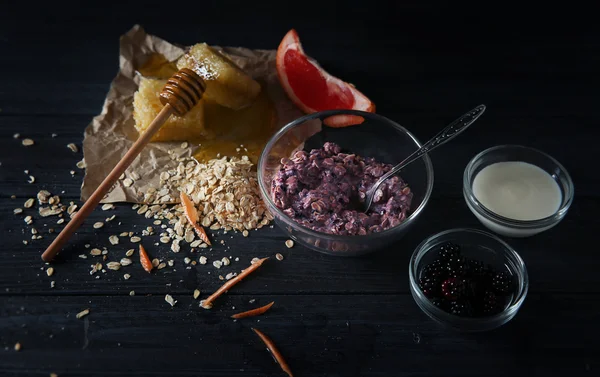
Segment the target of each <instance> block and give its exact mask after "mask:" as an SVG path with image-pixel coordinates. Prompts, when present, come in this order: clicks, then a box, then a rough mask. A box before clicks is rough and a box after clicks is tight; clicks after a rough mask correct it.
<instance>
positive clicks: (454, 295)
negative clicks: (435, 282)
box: [442, 278, 467, 301]
mask: <svg viewBox="0 0 600 377" xmlns="http://www.w3.org/2000/svg"><path fill="white" fill-rule="evenodd" d="M442 294H443V295H444V297H445V298H446V299H448V300H451V301H453V300H458V299H460V298H463V297H465V296H466V295H467V282H466V280H465V279H459V278H450V279H446V280H445V281H444V282H443V283H442Z"/></svg>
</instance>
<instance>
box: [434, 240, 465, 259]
mask: <svg viewBox="0 0 600 377" xmlns="http://www.w3.org/2000/svg"><path fill="white" fill-rule="evenodd" d="M438 254H439V256H440V259H441V260H443V261H448V260H450V259H452V258H456V257H458V256H459V255H460V246H458V245H456V244H453V243H452V242H448V243H445V244H443V245H442V246H440V251H439V253H438Z"/></svg>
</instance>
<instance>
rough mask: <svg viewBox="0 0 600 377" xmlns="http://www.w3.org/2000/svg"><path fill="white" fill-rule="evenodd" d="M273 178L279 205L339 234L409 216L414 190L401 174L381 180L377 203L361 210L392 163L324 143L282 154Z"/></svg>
mask: <svg viewBox="0 0 600 377" xmlns="http://www.w3.org/2000/svg"><path fill="white" fill-rule="evenodd" d="M281 165H282V167H281V168H280V170H279V171H278V172H277V174H276V175H275V177H274V179H273V181H272V183H271V197H272V198H273V201H274V202H275V205H276V206H277V207H278V208H279V209H281V210H282V211H283V212H284V213H285V214H286V215H288V216H289V217H290V218H292V219H293V220H294V221H296V222H297V223H299V224H301V225H303V226H305V227H307V228H310V229H312V230H315V231H318V232H323V233H329V234H339V235H365V234H370V233H376V232H381V231H383V230H386V229H389V228H393V227H395V226H397V225H399V224H400V223H402V222H403V221H404V220H405V219H406V217H407V216H408V211H409V210H410V205H411V201H412V198H413V194H412V192H411V190H410V188H409V187H408V185H407V184H406V183H405V182H404V181H403V180H402V178H400V177H398V176H394V177H391V178H389V179H387V180H386V181H385V182H384V183H383V184H381V185H380V186H379V189H378V190H377V192H376V193H375V197H374V199H373V205H372V206H371V208H370V209H369V211H368V212H367V213H363V212H362V211H361V208H360V205H359V203H362V202H364V199H365V195H366V192H367V190H368V189H369V188H370V187H371V186H372V185H373V184H374V183H375V182H376V181H377V180H378V179H379V177H381V176H382V175H383V174H385V173H386V172H388V171H389V170H390V169H391V168H392V165H390V164H384V163H382V162H378V161H376V160H375V159H374V158H372V157H361V156H357V155H355V154H347V153H342V150H341V147H340V146H339V145H337V144H334V143H325V144H324V145H323V148H320V149H313V150H311V151H310V153H308V152H305V151H298V152H296V153H294V155H293V156H292V158H290V159H287V158H284V159H282V160H281Z"/></svg>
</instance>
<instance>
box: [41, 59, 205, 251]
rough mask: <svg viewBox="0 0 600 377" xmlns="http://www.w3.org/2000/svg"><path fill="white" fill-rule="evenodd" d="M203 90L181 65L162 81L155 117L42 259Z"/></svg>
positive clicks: (199, 81) (57, 247)
mask: <svg viewBox="0 0 600 377" xmlns="http://www.w3.org/2000/svg"><path fill="white" fill-rule="evenodd" d="M205 90H206V85H205V84H204V81H203V80H202V78H201V77H200V76H198V75H197V74H196V73H195V72H194V71H192V70H190V69H187V68H183V69H181V70H180V71H179V72H177V73H175V74H174V75H173V76H172V77H171V78H170V79H169V80H168V81H167V83H166V84H165V86H164V88H163V89H162V91H161V92H160V102H161V103H162V104H163V105H164V107H163V108H162V110H161V111H160V112H159V113H158V115H157V116H156V118H154V120H153V121H152V123H150V125H149V126H148V128H147V129H146V130H145V132H144V133H143V134H141V135H140V137H139V138H138V139H137V141H136V142H135V143H134V144H133V145H132V146H131V148H130V149H129V150H128V151H127V153H126V154H125V156H123V158H122V159H121V161H119V163H118V164H117V165H116V166H115V167H114V168H113V170H112V171H111V172H110V174H108V176H107V177H106V178H104V181H102V183H101V184H100V186H98V188H97V189H96V191H94V192H93V193H92V195H91V196H90V197H89V199H88V200H87V201H86V202H85V203H84V204H83V206H82V207H81V209H80V210H79V212H77V214H76V215H75V216H74V217H73V218H72V219H71V221H70V222H69V223H68V224H67V226H65V228H64V229H63V230H62V232H60V234H59V235H58V236H57V237H56V238H55V239H54V241H53V242H52V243H51V244H50V246H48V248H47V249H46V251H44V253H43V254H42V259H43V260H44V261H46V262H50V261H51V260H52V259H53V258H54V257H55V256H56V254H58V252H59V251H60V250H61V249H62V247H63V246H64V244H65V243H66V242H67V241H68V240H69V238H70V237H71V235H72V234H73V233H74V232H75V231H76V230H77V229H78V228H79V227H80V226H81V224H82V223H83V221H84V220H85V219H86V218H87V217H88V216H89V214H90V213H92V211H93V210H94V208H96V206H97V205H98V203H100V201H101V200H102V198H104V196H105V195H106V193H107V192H108V191H109V190H110V188H111V187H112V185H113V184H114V183H115V182H116V181H117V179H119V177H120V176H121V174H123V173H124V172H125V170H127V168H128V167H129V165H131V163H132V162H133V160H135V158H136V157H137V156H138V155H139V154H140V152H141V151H142V149H144V147H145V146H146V144H148V143H149V142H150V139H152V136H153V135H154V134H155V133H156V132H157V131H158V130H159V129H160V128H161V127H162V125H163V124H164V123H165V122H166V121H167V119H169V117H170V116H171V115H172V114H175V115H177V116H184V115H185V114H186V113H187V112H188V111H190V110H191V109H192V108H193V107H194V106H195V105H196V104H197V103H198V101H200V98H201V97H202V94H203V93H204V91H205Z"/></svg>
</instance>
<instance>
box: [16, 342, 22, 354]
mask: <svg viewBox="0 0 600 377" xmlns="http://www.w3.org/2000/svg"><path fill="white" fill-rule="evenodd" d="M20 350H21V343H19V342H17V343H15V351H17V352H19V351H20Z"/></svg>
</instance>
